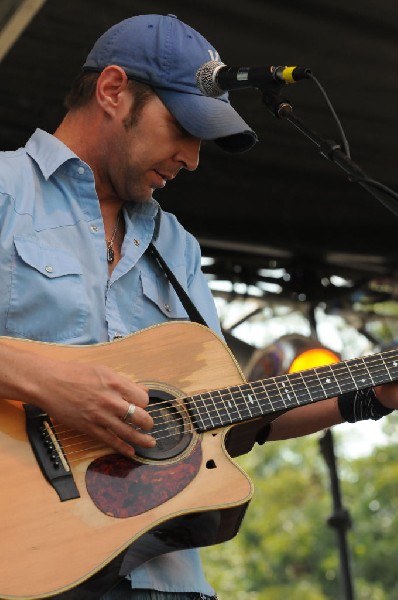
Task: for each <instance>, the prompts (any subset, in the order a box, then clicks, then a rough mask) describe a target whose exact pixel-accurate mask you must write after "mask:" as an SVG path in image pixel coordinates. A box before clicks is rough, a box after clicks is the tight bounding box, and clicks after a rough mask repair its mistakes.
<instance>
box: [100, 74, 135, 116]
mask: <svg viewBox="0 0 398 600" xmlns="http://www.w3.org/2000/svg"><path fill="white" fill-rule="evenodd" d="M96 99H97V103H98V105H99V106H100V107H101V108H102V109H103V110H104V112H106V113H107V114H108V115H109V116H115V115H116V113H117V112H118V111H119V110H120V109H122V110H123V111H124V110H125V107H126V102H127V103H128V104H127V105H128V106H129V105H130V104H131V94H130V92H129V90H128V77H127V75H126V73H125V71H124V70H123V69H122V68H121V67H118V66H117V65H110V66H108V67H105V69H104V70H103V71H101V73H100V75H99V77H98V80H97V88H96Z"/></svg>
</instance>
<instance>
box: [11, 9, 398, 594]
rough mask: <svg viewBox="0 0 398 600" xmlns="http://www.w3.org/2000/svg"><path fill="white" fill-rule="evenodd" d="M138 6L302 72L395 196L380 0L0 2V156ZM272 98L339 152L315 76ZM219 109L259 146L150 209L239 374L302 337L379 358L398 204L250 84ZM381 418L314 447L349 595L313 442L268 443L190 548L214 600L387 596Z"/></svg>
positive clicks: (389, 461)
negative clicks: (186, 259)
mask: <svg viewBox="0 0 398 600" xmlns="http://www.w3.org/2000/svg"><path fill="white" fill-rule="evenodd" d="M142 13H161V14H170V13H171V14H175V15H177V16H178V17H179V18H180V19H182V20H183V21H185V22H186V23H188V24H190V25H191V26H192V27H194V28H195V29H197V30H198V31H200V32H201V33H202V34H203V35H204V36H205V37H207V38H208V39H209V40H210V41H211V42H212V43H213V44H214V45H215V46H216V48H217V49H218V50H219V53H220V55H221V59H222V60H223V61H224V62H225V63H226V64H228V65H233V66H254V65H264V66H267V65H299V66H303V67H308V68H310V69H311V71H312V73H313V74H314V75H315V76H316V78H317V79H318V80H319V82H320V83H321V84H322V86H323V88H324V90H325V91H326V93H327V95H328V97H329V99H330V101H331V102H332V105H333V107H334V109H335V111H336V112H337V115H338V117H339V118H340V120H341V123H342V126H343V129H344V131H345V135H346V138H347V140H348V144H349V147H350V149H351V157H352V159H353V160H354V161H355V162H356V163H357V164H358V165H359V166H360V167H361V168H362V169H363V171H364V172H365V174H366V175H367V176H368V177H370V178H372V179H373V180H376V181H377V182H380V183H381V184H382V185H384V186H388V188H390V189H392V190H395V191H398V169H397V158H396V148H397V138H398V123H397V119H396V104H397V98H398V80H397V77H396V73H397V72H398V52H397V34H398V5H397V3H396V2H394V1H393V0H379V1H378V2H374V1H371V0H352V1H351V2H349V3H347V2H345V1H343V0H334V1H333V2H331V1H330V0H294V1H293V0H279V1H278V2H271V1H267V0H246V2H244V3H242V2H238V1H236V0H228V1H227V0H212V2H209V1H208V0H200V1H199V0H190V1H189V2H184V3H183V2H178V1H177V0H163V1H161V0H158V1H154V0H145V2H144V1H143V0H141V1H139V0H137V1H135V0H129V1H127V0H113V1H112V2H107V1H105V0H68V1H67V2H63V1H61V0H47V1H46V0H1V3H0V108H1V110H0V123H1V127H0V148H1V149H2V150H8V149H15V148H18V147H19V146H21V145H23V144H24V143H25V141H26V140H27V138H28V137H29V136H30V135H31V133H33V131H34V130H35V128H36V127H41V128H43V129H45V130H47V131H49V132H51V131H53V130H54V129H55V127H56V126H57V124H58V122H59V121H60V119H62V116H63V114H64V109H63V98H64V96H65V94H66V92H67V91H68V89H69V87H70V85H71V83H72V81H73V79H74V77H75V76H76V74H77V73H78V71H79V69H80V66H81V64H82V63H83V61H84V58H85V56H86V55H87V53H88V51H89V50H90V48H91V46H92V44H93V43H94V41H95V39H96V38H97V37H98V35H100V34H101V33H102V32H103V31H104V30H105V29H107V28H108V27H110V26H111V25H112V24H113V23H115V22H117V21H119V20H121V19H123V18H126V17H129V16H132V15H134V14H142ZM282 95H283V97H284V98H286V99H288V100H289V101H290V103H291V105H292V106H293V110H294V114H295V115H297V116H298V117H299V118H300V119H301V120H302V121H303V122H304V123H305V124H306V125H307V126H308V127H309V128H311V129H312V130H313V131H315V132H316V133H317V134H319V135H320V136H321V137H322V138H324V139H327V140H332V142H333V143H336V144H342V137H341V132H340V131H339V129H338V127H337V125H336V122H335V120H334V118H333V116H332V113H331V111H330V109H329V107H328V105H327V103H326V100H325V97H324V96H323V95H322V93H321V91H320V89H319V88H318V87H317V86H316V85H315V83H314V82H313V81H311V80H306V81H302V82H300V83H297V84H295V85H291V86H286V88H285V89H283V90H282ZM231 101H232V103H233V104H234V105H235V107H236V108H237V109H238V110H239V112H240V113H241V114H242V116H243V117H244V118H245V120H246V121H247V122H248V123H249V124H250V125H251V127H252V128H253V129H255V130H256V132H257V134H258V136H259V143H258V144H257V145H256V147H255V148H254V149H253V150H252V151H251V152H249V153H247V154H242V155H236V156H230V155H225V154H223V153H222V152H221V151H220V150H219V149H218V148H217V147H216V146H214V145H213V144H211V143H209V144H206V145H205V146H204V148H203V151H202V160H201V165H200V167H199V169H198V171H197V173H196V174H194V175H192V174H190V173H184V174H181V176H180V177H179V178H177V180H176V181H175V182H173V183H171V184H169V185H168V186H167V189H165V190H162V191H161V192H160V193H159V194H158V195H157V199H158V201H159V202H160V203H161V205H162V206H163V208H164V209H165V210H170V211H171V212H173V213H175V214H176V215H177V217H178V218H179V220H180V221H181V222H182V223H183V225H184V226H185V227H186V228H187V229H188V230H190V231H191V232H192V233H193V234H194V235H195V236H196V237H197V238H198V239H199V241H200V243H201V246H202V249H203V269H204V271H205V273H206V276H207V278H208V280H209V284H210V286H211V289H212V291H213V293H214V296H215V300H216V304H217V309H218V313H219V316H220V320H221V323H222V326H223V330H224V333H225V338H226V340H227V343H228V345H229V346H230V347H231V349H232V351H233V352H234V354H235V356H236V357H237V359H238V361H239V363H240V365H241V367H242V369H243V370H244V371H245V373H246V374H247V376H248V377H250V375H251V374H253V373H256V374H257V375H259V377H260V376H261V377H262V376H264V377H266V376H273V375H276V374H278V373H282V372H286V371H287V370H288V369H289V366H290V363H291V359H292V358H294V355H295V353H298V352H299V351H300V348H302V347H303V344H304V340H305V342H306V344H307V346H308V347H309V345H315V346H324V347H326V348H328V349H330V350H332V351H333V352H335V353H336V355H337V357H338V358H339V359H343V360H345V359H349V358H353V357H357V356H362V355H365V354H371V353H374V352H378V351H380V350H384V349H388V348H394V347H395V346H396V343H397V337H398V303H397V298H398V285H397V284H398V281H397V267H398V252H397V242H396V240H397V233H396V232H397V217H396V215H395V212H394V211H395V209H396V210H397V211H398V203H396V201H395V200H393V199H390V196H388V195H387V194H384V195H383V196H382V197H381V198H375V197H374V196H373V195H372V194H370V193H368V192H367V191H366V190H365V189H363V187H361V186H360V185H359V184H358V182H355V181H350V180H349V178H348V176H347V175H346V174H345V173H344V172H343V171H342V170H341V169H339V167H337V166H336V165H335V164H333V163H332V162H331V161H329V160H327V159H325V157H324V156H322V155H321V153H320V151H319V148H318V147H316V146H315V145H314V144H312V143H311V142H310V141H309V140H308V139H307V138H306V137H305V136H304V135H302V134H301V133H300V132H299V131H297V130H296V129H295V128H293V127H292V126H291V125H290V123H288V122H287V121H286V120H282V119H278V118H277V117H275V115H274V114H273V113H272V112H271V111H270V110H269V109H268V108H266V106H265V105H264V103H263V99H262V94H261V92H260V91H259V90H255V89H248V90H240V91H235V92H231ZM379 189H380V188H379ZM381 193H382V192H381V191H380V194H381ZM387 198H388V200H387ZM387 202H390V203H391V204H390V205H389V206H387ZM281 339H282V341H281ZM275 344H277V347H278V353H275V351H274V350H275ZM276 356H277V359H276V358H275V357H276ZM395 425H396V418H395V416H394V415H392V416H390V417H388V418H387V419H384V420H383V421H382V422H381V423H380V422H379V423H361V424H358V425H356V426H349V425H344V426H340V427H338V428H336V431H335V432H334V438H332V440H330V438H327V439H328V443H329V450H330V448H332V450H333V451H335V453H336V456H337V467H338V476H339V481H340V483H341V492H342V500H343V504H344V507H345V508H346V509H347V511H348V512H349V515H350V519H351V522H352V526H349V525H348V524H347V522H346V528H347V531H346V533H347V549H348V555H349V556H348V558H349V560H348V565H347V561H346V563H345V567H346V568H348V571H349V572H348V576H349V578H350V580H351V592H349V591H347V586H346V587H345V586H344V580H345V579H346V578H347V573H344V566H343V565H342V560H341V547H340V546H339V542H338V539H337V536H336V531H333V527H330V516H331V514H332V513H333V494H332V491H333V490H332V488H331V479H330V468H329V466H328V464H327V461H326V460H325V456H324V452H322V440H323V438H324V435H326V434H318V435H315V436H310V437H308V438H306V439H301V440H293V441H288V442H278V443H269V444H266V445H265V446H263V447H261V448H260V447H257V448H255V449H254V450H253V451H252V452H251V453H250V454H249V455H247V456H245V457H242V458H240V459H239V462H240V463H241V464H242V466H243V467H244V468H245V470H247V471H248V472H249V473H250V475H251V476H252V477H253V479H254V482H255V486H256V494H255V498H254V500H253V501H252V504H251V506H250V509H249V511H248V514H247V517H246V519H245V521H244V523H243V526H242V529H241V532H240V535H239V536H238V537H237V538H235V539H234V540H232V541H231V542H228V543H227V544H224V545H223V546H221V547H214V548H209V549H205V550H203V558H204V561H205V563H206V567H207V572H208V575H209V578H210V579H211V581H212V583H213V585H215V586H216V587H217V588H218V590H219V593H220V598H221V600H225V599H226V598H236V599H238V600H279V599H283V600H285V599H286V598H292V599H293V600H296V599H297V600H301V599H302V598H303V599H304V598H305V599H306V600H323V599H329V598H342V599H346V598H350V597H354V596H355V597H356V598H358V599H360V600H365V599H369V600H387V599H388V600H391V599H394V598H397V599H398V585H397V584H396V567H395V560H394V554H395V552H394V550H395V547H396V539H397V536H396V529H397V520H396V512H397V511H396V508H397V507H396V504H397V500H396V492H395V490H396V481H397V477H396V476H397V473H396V470H397V467H396V464H395V463H396V461H395V447H396V441H397V440H396V433H395V429H396V427H395ZM350 593H351V596H350Z"/></svg>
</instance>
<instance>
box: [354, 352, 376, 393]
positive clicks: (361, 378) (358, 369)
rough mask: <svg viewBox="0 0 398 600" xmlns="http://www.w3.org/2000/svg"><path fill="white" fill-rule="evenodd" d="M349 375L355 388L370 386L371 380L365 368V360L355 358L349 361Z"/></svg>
mask: <svg viewBox="0 0 398 600" xmlns="http://www.w3.org/2000/svg"><path fill="white" fill-rule="evenodd" d="M349 364H350V367H349V368H350V375H351V376H352V378H353V380H354V382H355V387H356V389H361V388H366V387H372V386H373V380H372V378H371V377H370V375H369V371H368V369H366V368H365V362H364V360H363V359H362V358H355V359H353V360H350V361H349Z"/></svg>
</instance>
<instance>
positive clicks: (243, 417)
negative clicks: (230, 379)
mask: <svg viewBox="0 0 398 600" xmlns="http://www.w3.org/2000/svg"><path fill="white" fill-rule="evenodd" d="M238 390H239V391H240V396H239V398H237V402H236V403H235V404H236V410H237V411H238V415H239V420H240V421H247V419H249V418H250V410H249V408H248V403H249V402H250V403H251V402H253V395H254V393H253V389H252V387H251V385H250V384H249V383H245V384H243V385H241V386H239V388H238ZM242 399H243V400H244V402H243V401H242ZM232 422H234V421H232Z"/></svg>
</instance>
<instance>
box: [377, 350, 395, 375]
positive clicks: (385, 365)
mask: <svg viewBox="0 0 398 600" xmlns="http://www.w3.org/2000/svg"><path fill="white" fill-rule="evenodd" d="M380 356H381V360H382V361H383V364H384V367H385V369H386V371H387V374H388V377H389V379H390V381H394V379H393V377H392V376H391V372H390V369H389V368H388V364H387V362H386V360H385V359H384V358H383V355H382V354H381V355H380ZM396 364H397V366H398V363H396Z"/></svg>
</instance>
